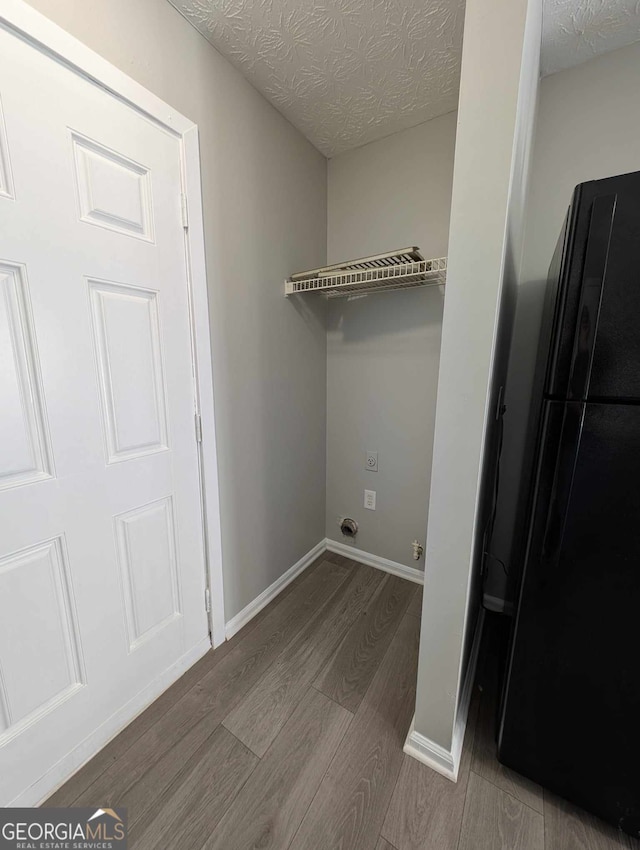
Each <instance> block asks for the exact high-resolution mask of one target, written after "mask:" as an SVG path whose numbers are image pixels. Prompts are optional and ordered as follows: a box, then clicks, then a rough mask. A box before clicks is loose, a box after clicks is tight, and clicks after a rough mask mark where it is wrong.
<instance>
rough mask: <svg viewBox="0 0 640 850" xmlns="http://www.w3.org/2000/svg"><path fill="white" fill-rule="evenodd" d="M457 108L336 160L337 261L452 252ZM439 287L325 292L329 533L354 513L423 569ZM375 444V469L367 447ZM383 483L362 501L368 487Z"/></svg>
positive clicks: (378, 543) (333, 217) (386, 553)
mask: <svg viewBox="0 0 640 850" xmlns="http://www.w3.org/2000/svg"><path fill="white" fill-rule="evenodd" d="M455 132H456V116H455V113H450V114H448V115H444V116H442V117H440V118H435V119H434V120H432V121H428V122H426V123H425V124H421V125H420V126H418V127H414V128H412V129H410V130H405V131H403V132H401V133H395V134H394V135H392V136H388V137H387V138H385V139H382V140H380V141H377V142H373V143H371V144H368V145H365V146H364V147H361V148H357V149H356V150H353V151H349V152H347V153H344V154H341V155H340V156H337V157H335V158H334V159H331V160H330V161H329V191H328V216H329V219H328V221H329V227H328V255H329V261H330V262H337V261H339V260H344V259H349V258H351V257H361V256H365V255H367V254H375V253H380V252H381V251H385V250H392V249H394V248H404V247H407V246H410V245H418V246H419V247H420V248H421V249H422V251H423V253H424V254H425V255H426V256H427V257H441V256H445V255H446V253H447V241H448V234H449V213H450V207H451V184H452V179H453V153H454V145H455ZM443 298H444V293H443V292H442V291H441V288H440V287H434V288H429V289H426V288H425V289H416V290H410V291H405V292H389V293H381V294H377V295H376V294H372V295H368V296H365V297H358V298H352V299H336V300H334V301H331V302H330V305H329V316H328V349H327V357H328V365H327V411H328V418H327V536H328V537H329V538H332V539H334V540H340V541H342V539H343V538H342V535H341V534H340V530H339V528H338V525H337V519H338V517H340V516H352V517H355V518H356V519H357V520H358V523H359V524H360V531H359V533H358V537H357V539H356V541H355V546H357V547H358V548H359V549H363V550H364V551H366V552H370V553H373V554H375V555H378V556H381V557H384V558H390V559H391V560H393V561H397V562H400V563H403V564H407V565H409V566H412V567H418V568H419V569H422V568H423V566H424V561H423V560H420V561H414V560H413V559H412V549H411V542H412V541H413V540H414V539H416V538H417V539H418V540H420V541H422V542H423V543H424V540H425V533H426V524H427V511H428V498H429V481H430V477H431V449H432V441H433V427H434V419H435V403H436V384H437V377H438V362H439V356H440V332H441V323H442V305H443ZM367 450H373V451H377V452H378V464H379V470H378V472H369V471H367V470H366V469H365V465H364V464H365V452H366V451H367ZM365 488H366V489H370V490H375V491H376V493H377V507H376V511H375V512H372V511H368V510H365V509H364V508H363V496H364V489H365Z"/></svg>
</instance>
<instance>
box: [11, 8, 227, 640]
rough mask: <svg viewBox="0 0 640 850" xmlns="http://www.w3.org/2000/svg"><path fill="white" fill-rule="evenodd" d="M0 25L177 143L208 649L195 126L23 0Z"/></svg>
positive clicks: (207, 353)
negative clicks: (183, 201) (197, 424)
mask: <svg viewBox="0 0 640 850" xmlns="http://www.w3.org/2000/svg"><path fill="white" fill-rule="evenodd" d="M0 26H1V27H2V28H4V29H6V30H8V31H9V32H13V33H14V34H17V35H18V36H19V37H21V38H22V39H23V40H25V41H27V42H28V43H29V44H31V45H32V46H33V47H34V48H35V49H36V50H39V51H40V52H42V53H45V54H47V55H48V56H50V57H51V58H52V59H54V60H55V61H57V62H60V63H61V64H63V65H65V66H66V67H67V68H69V69H70V70H72V71H73V72H75V73H76V74H79V75H80V76H82V77H84V78H85V79H87V80H89V81H90V82H92V83H93V84H94V85H97V86H98V87H100V88H101V89H103V90H106V91H107V92H109V93H110V94H112V95H113V96H114V97H116V98H117V99H118V100H120V101H122V102H124V103H126V104H127V105H129V106H130V107H131V108H133V109H135V110H136V111H137V112H140V113H142V114H143V115H145V116H146V117H147V118H149V119H150V120H152V121H154V122H155V123H156V124H159V125H161V126H162V127H163V128H165V129H166V130H168V131H169V132H171V133H172V134H173V135H174V136H176V137H177V138H178V139H179V141H180V147H181V159H182V180H183V192H184V194H185V196H186V214H187V221H188V228H186V229H185V254H186V264H187V274H188V279H189V287H190V292H189V300H190V306H191V331H192V345H193V360H194V364H193V365H194V372H195V383H196V396H197V398H196V399H194V405H195V408H194V413H197V412H199V414H200V417H201V423H202V442H201V443H200V481H201V500H202V512H203V517H202V518H203V535H204V551H205V563H206V569H207V577H206V578H207V585H208V587H209V590H210V599H211V605H210V608H211V611H210V614H209V616H210V621H209V622H210V629H211V636H212V642H213V646H214V647H216V646H219V645H220V644H221V643H223V642H224V640H225V617H224V593H223V578H222V540H221V529H220V497H219V490H218V461H217V452H216V436H215V420H214V402H213V370H212V363H211V338H210V326H209V302H208V294H207V274H206V266H205V253H204V222H203V216H202V183H201V177H200V149H199V143H198V126H197V124H194V122H193V121H191V120H189V119H188V118H185V116H184V115H181V114H180V113H179V112H176V110H175V109H173V108H172V107H171V106H169V105H168V104H166V103H165V102H164V101H162V100H160V98H159V97H156V95H154V94H152V93H151V92H150V91H148V90H147V89H145V88H144V87H143V86H141V85H140V84H139V83H137V82H135V80H132V79H131V78H130V77H128V76H127V75H126V74H124V73H123V72H122V71H120V70H119V69H118V68H116V67H115V65H112V64H111V63H110V62H107V61H106V59H103V58H102V57H101V56H99V55H98V54H97V53H94V51H93V50H91V49H90V48H88V47H86V46H85V45H84V44H82V42H80V41H78V40H77V39H76V38H74V37H73V36H71V35H69V33H67V32H65V30H63V29H62V28H61V27H59V26H58V25H57V24H54V23H53V22H52V21H50V20H49V19H48V18H46V17H45V16H44V15H42V14H41V13H40V12H37V11H36V10H35V9H33V8H32V7H31V6H29V5H28V4H27V3H25V2H23V0H0ZM194 427H195V424H194ZM204 604H205V600H204V599H203V605H204Z"/></svg>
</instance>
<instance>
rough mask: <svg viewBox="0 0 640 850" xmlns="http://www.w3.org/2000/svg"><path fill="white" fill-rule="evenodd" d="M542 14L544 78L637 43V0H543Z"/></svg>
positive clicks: (639, 21)
mask: <svg viewBox="0 0 640 850" xmlns="http://www.w3.org/2000/svg"><path fill="white" fill-rule="evenodd" d="M544 12H545V14H544V24H543V51H542V73H543V74H545V75H546V74H553V73H555V72H556V71H562V70H564V69H565V68H571V67H573V66H574V65H579V64H580V63H581V62H586V61H587V59H591V58H592V57H594V56H597V55H598V54H599V53H607V52H608V51H609V50H615V49H616V48H618V47H624V46H625V45H627V44H632V43H633V42H634V41H640V1H639V0H547V2H546V3H545V7H544Z"/></svg>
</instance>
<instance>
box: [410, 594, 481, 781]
mask: <svg viewBox="0 0 640 850" xmlns="http://www.w3.org/2000/svg"><path fill="white" fill-rule="evenodd" d="M483 623H484V610H483V609H480V613H479V615H478V621H477V623H476V630H475V633H474V635H473V644H472V646H471V653H470V654H469V663H468V665H467V672H466V675H465V679H464V684H463V686H462V691H461V693H460V703H459V706H458V710H457V712H456V719H455V724H454V729H453V740H452V742H451V750H447V749H445V748H444V747H441V746H440V744H436V742H435V741H432V740H431V739H430V738H427V737H426V736H425V735H422V734H421V733H420V732H416V730H415V729H414V721H415V717H414V719H413V720H412V721H411V728H410V729H409V734H408V735H407V740H406V741H405V744H404V751H405V753H407V755H410V756H412V757H413V758H414V759H417V760H418V761H420V762H422V763H423V764H426V765H428V766H429V767H430V768H432V770H435V771H436V772H437V773H440V774H442V776H446V778H447V779H450V780H451V781H452V782H457V781H458V770H459V768H460V759H461V757H462V745H463V743H464V735H465V732H466V729H467V718H468V716H469V706H470V704H471V696H472V693H473V683H474V681H475V678H476V668H477V666H478V654H479V652H480V641H481V639H482V626H483Z"/></svg>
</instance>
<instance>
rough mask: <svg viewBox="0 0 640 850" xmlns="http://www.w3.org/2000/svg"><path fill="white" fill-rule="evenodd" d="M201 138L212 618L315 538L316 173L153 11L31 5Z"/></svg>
mask: <svg viewBox="0 0 640 850" xmlns="http://www.w3.org/2000/svg"><path fill="white" fill-rule="evenodd" d="M31 5H33V6H35V7H36V8H37V9H39V10H40V11H42V12H43V13H44V14H46V15H48V16H49V17H50V18H52V19H53V20H54V21H55V22H56V23H58V24H60V25H61V26H62V27H63V28H64V29H66V30H67V31H68V32H70V33H71V34H72V35H75V36H76V37H77V38H79V39H80V40H81V41H83V42H84V43H85V44H87V45H88V46H89V47H91V48H93V49H94V50H96V51H97V52H98V53H100V54H102V55H103V56H104V57H105V58H106V59H108V60H109V61H111V62H112V63H113V64H115V65H117V66H118V67H119V68H121V69H122V70H123V71H124V72H126V73H127V74H129V75H130V76H131V77H133V78H134V79H136V80H137V81H138V82H140V83H141V84H142V85H144V86H146V87H147V88H148V89H150V90H151V91H152V92H154V93H155V94H157V95H158V96H159V97H161V98H163V99H164V100H166V101H167V102H168V103H169V104H171V105H172V106H173V107H175V108H176V109H178V110H179V111H181V112H182V113H184V114H185V115H186V116H188V117H189V118H191V119H192V120H194V121H196V122H197V123H198V125H199V128H200V145H201V158H202V177H203V194H204V216H205V236H206V250H207V268H208V276H209V293H210V307H211V322H212V335H213V370H214V382H215V400H216V431H217V437H218V452H219V464H220V489H221V492H220V496H221V504H222V545H223V557H224V566H225V575H224V579H225V603H226V617H227V619H229V618H230V617H232V616H233V615H234V614H236V613H237V612H238V611H239V610H240V609H242V608H243V607H244V606H245V605H247V604H248V603H249V602H251V601H252V600H253V599H254V598H255V597H256V596H257V595H258V594H259V593H260V592H261V591H262V590H264V588H265V587H267V586H268V585H269V584H271V583H272V582H273V581H274V580H275V579H276V578H278V577H279V576H280V575H281V574H282V573H283V572H284V571H285V570H286V569H287V568H288V567H290V566H291V565H292V564H294V563H295V562H296V561H297V560H298V559H299V558H300V557H302V555H304V554H305V553H306V552H307V551H308V550H309V549H310V548H311V547H313V546H314V545H315V544H316V543H318V541H319V540H321V539H322V538H323V537H324V511H325V450H326V426H325V420H326V393H325V386H326V335H325V309H324V306H323V304H322V303H321V302H320V301H318V302H315V303H314V304H311V303H310V302H308V301H305V303H304V304H295V303H293V301H292V300H288V299H285V298H284V297H283V281H284V278H285V276H287V275H289V274H291V272H293V271H295V270H296V269H301V268H307V267H311V266H317V265H322V264H323V263H324V261H325V252H326V160H325V159H324V157H323V156H321V155H320V154H319V153H318V152H317V151H316V150H315V148H313V147H312V146H311V144H309V142H307V141H306V140H305V139H304V138H303V137H302V135H301V134H300V133H299V132H298V131H297V130H295V129H294V128H293V127H292V126H291V125H290V124H289V123H288V122H287V121H286V120H285V119H284V118H283V117H282V116H281V115H280V113H279V112H277V111H276V110H275V109H274V108H273V107H272V106H270V105H269V104H268V103H267V101H266V100H265V99H264V98H263V97H262V96H261V95H260V94H258V93H257V92H256V90H255V89H253V88H252V87H251V85H250V84H249V83H247V82H246V81H245V80H244V78H243V77H242V76H241V75H240V73H239V72H238V71H236V70H235V69H234V68H233V67H232V66H231V65H230V64H229V63H228V62H227V61H226V60H225V59H223V58H222V57H221V56H220V54H219V53H217V51H216V50H215V49H214V48H213V47H212V46H211V45H210V44H209V43H208V42H207V41H206V40H205V39H204V38H203V37H202V36H201V35H200V34H199V33H197V32H196V30H195V29H193V27H191V25H190V24H188V23H187V22H186V21H185V20H184V19H183V18H182V17H181V16H180V14H179V13H178V12H177V11H176V10H175V9H174V8H173V7H172V6H171V5H170V4H169V3H167V2H166V0H90V2H87V0H31Z"/></svg>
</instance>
